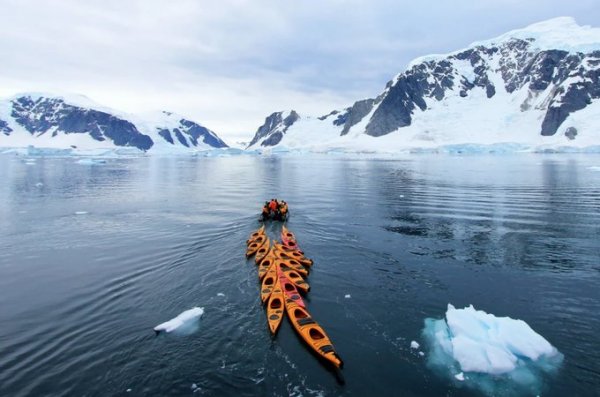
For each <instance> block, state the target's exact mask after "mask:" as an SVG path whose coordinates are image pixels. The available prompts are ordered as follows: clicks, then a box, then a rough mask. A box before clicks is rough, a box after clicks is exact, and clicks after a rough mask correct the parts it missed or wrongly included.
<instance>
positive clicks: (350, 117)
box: [334, 99, 375, 135]
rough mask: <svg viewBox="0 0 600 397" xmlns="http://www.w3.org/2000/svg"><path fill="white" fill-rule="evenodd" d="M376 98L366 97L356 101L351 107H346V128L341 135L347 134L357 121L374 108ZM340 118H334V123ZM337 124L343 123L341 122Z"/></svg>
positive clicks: (344, 118)
mask: <svg viewBox="0 0 600 397" xmlns="http://www.w3.org/2000/svg"><path fill="white" fill-rule="evenodd" d="M374 103H375V100H374V99H364V100H362V101H358V102H355V103H354V105H352V107H351V108H348V109H346V112H345V113H344V115H343V116H344V117H343V120H344V128H343V129H342V132H341V135H346V134H347V133H348V131H350V128H352V126H354V125H355V124H356V123H358V122H360V121H361V120H362V119H363V118H364V117H365V116H366V115H367V114H369V113H370V112H371V110H372V109H373V104H374ZM338 120H340V118H339V117H338V119H336V120H334V124H335V123H336V122H338ZM336 125H341V124H340V123H339V122H338V124H336Z"/></svg>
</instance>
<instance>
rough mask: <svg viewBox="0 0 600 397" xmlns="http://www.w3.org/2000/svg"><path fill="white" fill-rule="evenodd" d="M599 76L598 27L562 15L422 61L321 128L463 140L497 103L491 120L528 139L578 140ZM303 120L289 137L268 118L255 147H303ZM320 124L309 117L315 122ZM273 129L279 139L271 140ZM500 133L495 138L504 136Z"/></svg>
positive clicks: (324, 120) (335, 132) (481, 127)
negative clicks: (480, 114)
mask: <svg viewBox="0 0 600 397" xmlns="http://www.w3.org/2000/svg"><path fill="white" fill-rule="evenodd" d="M599 75H600V29H592V28H589V27H581V26H578V25H577V24H576V23H575V21H574V20H572V19H571V18H557V19H554V20H550V21H546V22H542V23H539V24H535V25H532V26H530V27H528V28H525V29H521V30H516V31H512V32H509V33H507V34H505V35H503V36H500V37H499V38H496V39H492V40H489V41H486V42H481V43H476V44H473V45H472V46H471V47H469V48H467V49H465V50H461V51H457V52H454V53H451V54H447V55H436V56H428V57H423V58H420V59H416V60H415V61H413V62H411V63H410V65H409V66H408V68H407V69H406V71H405V72H403V73H400V74H399V75H397V76H396V77H395V78H394V79H393V80H391V81H390V82H389V83H388V84H387V85H386V87H385V90H384V91H383V92H382V93H381V94H380V95H378V96H377V97H375V98H370V99H365V100H360V101H357V102H355V103H354V105H352V106H351V107H349V108H346V109H344V110H341V111H338V110H335V111H333V112H330V113H329V114H327V115H326V116H322V117H319V118H318V122H319V123H320V124H321V126H320V127H318V128H320V129H321V131H323V133H321V134H320V136H325V135H327V136H328V138H327V139H329V140H330V141H331V142H333V141H335V139H334V136H338V137H345V136H346V135H348V134H350V135H353V136H354V137H358V136H360V135H367V136H371V137H382V136H386V135H388V134H392V133H394V134H393V135H395V136H397V139H398V140H402V139H407V140H415V139H416V137H417V136H420V137H422V136H423V135H424V134H428V136H427V139H428V140H432V141H435V140H438V141H442V140H443V141H444V142H454V143H464V142H466V141H461V139H473V138H472V136H473V135H476V134H480V135H481V134H486V131H489V130H490V129H493V128H491V127H490V125H489V124H488V125H486V123H485V119H484V118H482V117H479V118H478V116H477V114H476V113H477V112H480V111H488V112H492V113H493V112H494V110H495V109H497V112H504V115H503V117H502V118H500V117H498V116H493V117H491V118H490V122H491V121H492V120H498V121H499V122H500V123H501V124H502V128H505V129H507V130H509V129H521V130H522V131H521V132H522V134H527V136H528V137H529V138H528V140H529V141H535V139H541V137H552V136H555V135H557V134H561V136H563V137H566V138H568V139H569V140H575V139H577V138H576V136H577V130H578V128H579V126H578V125H577V122H576V121H574V120H575V119H576V117H574V115H576V114H577V112H580V111H582V110H584V109H586V108H587V107H589V106H590V105H592V104H594V103H595V102H596V101H597V100H598V99H599V98H600V81H599ZM464 110H467V111H464ZM590 112H591V110H590ZM455 113H460V114H455ZM595 113H598V112H596V111H594V114H595ZM305 119H309V118H307V117H303V118H300V123H296V124H295V125H294V127H292V128H291V129H290V127H289V126H288V128H287V130H289V134H288V136H290V138H289V139H288V138H284V135H282V134H281V125H280V124H277V123H271V124H265V125H263V126H262V127H261V129H259V132H260V134H259V133H258V132H257V135H255V137H254V139H253V141H252V143H251V145H250V146H251V147H252V146H253V145H254V144H256V143H257V142H260V145H263V146H268V145H273V144H283V145H285V144H286V139H287V140H289V141H294V142H295V144H296V145H297V143H298V142H299V141H300V140H301V139H300V138H294V139H292V138H291V137H293V136H294V134H295V133H296V131H297V130H300V129H302V128H303V127H302V122H303V121H304V120H305ZM580 119H581V117H580ZM448 120H450V121H451V123H450V124H451V125H452V123H454V124H456V125H457V127H456V128H455V130H453V129H452V126H451V125H449V126H447V128H446V129H445V130H444V131H443V132H441V128H437V127H442V126H443V124H444V123H445V122H446V121H448ZM511 120H515V121H514V123H513V124H511ZM569 120H573V121H571V122H570V121H569ZM271 121H275V120H271ZM517 121H520V123H517ZM436 123H437V126H436ZM500 123H497V124H500ZM305 124H307V123H305ZM316 125H317V124H315V122H311V123H310V128H313V129H314V128H316V127H315V126H316ZM596 129H600V125H598V126H597V128H596ZM404 131H406V134H403V132H404ZM432 131H433V133H431V132H432ZM435 131H438V132H435ZM275 133H277V134H279V136H280V138H279V139H275V140H272V141H271V140H270V137H271V136H272V135H273V134H275ZM325 133H326V134H325ZM298 134H299V133H298ZM451 135H453V136H451ZM496 135H498V134H496ZM496 135H495V136H494V137H490V140H491V141H493V140H494V139H496V140H497V139H499V136H496ZM442 136H443V137H442ZM466 136H469V138H466ZM536 136H537V137H538V138H535V137H536ZM500 138H501V137H500ZM511 139H512V137H511ZM540 141H541V140H540ZM598 143H599V144H600V142H598Z"/></svg>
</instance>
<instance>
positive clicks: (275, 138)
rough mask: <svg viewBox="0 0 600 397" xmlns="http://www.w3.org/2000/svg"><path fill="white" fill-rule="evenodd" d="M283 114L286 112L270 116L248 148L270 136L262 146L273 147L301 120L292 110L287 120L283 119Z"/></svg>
mask: <svg viewBox="0 0 600 397" xmlns="http://www.w3.org/2000/svg"><path fill="white" fill-rule="evenodd" d="M283 113H284V112H275V113H272V114H271V115H270V116H268V117H267V118H266V119H265V123H264V124H263V125H261V126H260V127H259V128H258V130H257V131H256V134H255V135H254V138H252V140H251V141H250V143H249V144H248V147H250V146H252V145H254V144H255V143H257V142H258V141H259V140H261V139H263V138H265V137H268V136H269V135H270V137H269V138H267V139H265V140H264V141H263V142H262V143H261V146H273V145H276V144H277V143H279V142H280V141H281V139H282V138H283V135H284V134H285V133H286V131H287V130H288V128H289V127H290V126H292V125H293V124H294V123H295V122H296V121H298V119H299V118H300V116H299V115H298V113H296V112H295V111H294V110H292V111H291V112H290V114H289V115H288V116H287V117H285V118H283Z"/></svg>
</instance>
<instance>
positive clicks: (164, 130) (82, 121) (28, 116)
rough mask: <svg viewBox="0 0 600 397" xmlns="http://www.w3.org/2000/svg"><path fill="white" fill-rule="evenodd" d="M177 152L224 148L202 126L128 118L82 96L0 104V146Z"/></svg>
mask: <svg viewBox="0 0 600 397" xmlns="http://www.w3.org/2000/svg"><path fill="white" fill-rule="evenodd" d="M27 146H34V147H38V148H76V149H114V148H115V147H133V148H137V149H139V150H141V151H144V152H149V153H181V152H193V151H198V150H207V149H213V148H224V147H227V145H226V144H225V142H223V141H222V140H221V139H219V137H218V136H217V135H216V134H215V133H214V132H212V131H210V130H208V129H207V128H205V127H203V126H201V125H200V124H197V123H195V122H193V121H190V120H187V119H185V118H184V117H182V116H180V115H177V114H173V113H170V112H158V113H154V114H145V115H129V114H125V113H120V112H117V111H114V110H112V109H109V108H105V107H102V106H99V105H97V104H95V103H93V102H92V101H91V100H89V99H88V98H86V97H83V96H77V95H69V96H56V95H51V94H42V93H27V94H20V95H16V96H13V97H11V98H8V99H6V100H2V101H0V147H27Z"/></svg>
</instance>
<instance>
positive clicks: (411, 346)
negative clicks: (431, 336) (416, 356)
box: [410, 340, 421, 349]
mask: <svg viewBox="0 0 600 397" xmlns="http://www.w3.org/2000/svg"><path fill="white" fill-rule="evenodd" d="M419 346H421V345H419V344H418V343H417V341H414V340H413V341H412V342H410V348H411V349H418V348H419Z"/></svg>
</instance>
